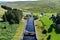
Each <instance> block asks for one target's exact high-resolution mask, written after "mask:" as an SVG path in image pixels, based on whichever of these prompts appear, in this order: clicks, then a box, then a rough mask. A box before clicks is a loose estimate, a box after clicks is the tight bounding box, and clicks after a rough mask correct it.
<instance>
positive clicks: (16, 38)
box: [12, 20, 25, 40]
mask: <svg viewBox="0 0 60 40" xmlns="http://www.w3.org/2000/svg"><path fill="white" fill-rule="evenodd" d="M24 28H25V24H24V22H23V21H22V20H21V21H20V24H19V26H18V28H17V30H16V33H15V35H14V37H13V38H12V40H20V39H21V38H22V36H23V30H24Z"/></svg>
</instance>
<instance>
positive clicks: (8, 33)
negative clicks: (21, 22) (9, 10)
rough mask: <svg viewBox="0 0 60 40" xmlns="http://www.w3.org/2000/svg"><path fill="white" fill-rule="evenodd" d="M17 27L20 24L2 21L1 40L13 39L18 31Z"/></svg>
mask: <svg viewBox="0 0 60 40" xmlns="http://www.w3.org/2000/svg"><path fill="white" fill-rule="evenodd" d="M4 27H6V28H4ZM17 27H18V24H13V25H9V24H8V22H2V23H1V22H0V40H11V39H12V38H13V36H14V35H15V33H16V29H17Z"/></svg>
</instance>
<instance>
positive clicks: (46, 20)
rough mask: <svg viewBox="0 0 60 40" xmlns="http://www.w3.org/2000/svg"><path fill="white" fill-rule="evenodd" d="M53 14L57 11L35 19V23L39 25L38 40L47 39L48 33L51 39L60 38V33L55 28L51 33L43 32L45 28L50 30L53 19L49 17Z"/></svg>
mask: <svg viewBox="0 0 60 40" xmlns="http://www.w3.org/2000/svg"><path fill="white" fill-rule="evenodd" d="M52 14H54V15H56V14H55V13H46V14H45V15H44V16H42V17H39V19H38V20H36V21H35V22H36V23H35V24H36V25H37V26H36V32H37V36H38V40H47V37H48V35H51V39H50V40H60V34H56V33H55V29H53V31H52V32H51V33H47V34H42V31H43V29H46V30H47V31H48V29H49V27H50V25H51V24H52V23H53V22H52V20H49V17H50V16H51V15H52ZM41 21H42V22H43V23H44V24H45V26H43V23H42V22H41ZM42 28H43V29H42Z"/></svg>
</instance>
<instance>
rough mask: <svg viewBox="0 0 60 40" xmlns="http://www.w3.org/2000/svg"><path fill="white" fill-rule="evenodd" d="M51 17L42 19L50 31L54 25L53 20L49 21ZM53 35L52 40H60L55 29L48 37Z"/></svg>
mask: <svg viewBox="0 0 60 40" xmlns="http://www.w3.org/2000/svg"><path fill="white" fill-rule="evenodd" d="M48 16H50V15H48V14H47V15H46V16H44V17H42V18H41V19H42V21H43V22H44V24H45V25H46V26H45V27H46V29H48V28H49V27H50V25H51V24H52V23H53V22H52V21H51V20H49V17H48ZM49 34H50V35H51V39H50V40H60V34H56V33H55V29H53V31H52V32H51V33H48V34H47V35H49Z"/></svg>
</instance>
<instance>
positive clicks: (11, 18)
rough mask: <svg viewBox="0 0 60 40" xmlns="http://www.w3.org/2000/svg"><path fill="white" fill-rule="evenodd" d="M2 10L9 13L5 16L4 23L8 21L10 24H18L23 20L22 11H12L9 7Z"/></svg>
mask: <svg viewBox="0 0 60 40" xmlns="http://www.w3.org/2000/svg"><path fill="white" fill-rule="evenodd" d="M1 7H2V8H4V9H6V10H7V12H5V14H4V15H3V17H2V18H3V21H8V22H9V24H13V23H18V24H19V21H20V20H21V19H22V16H23V13H22V11H21V10H18V9H12V8H10V7H7V6H1Z"/></svg>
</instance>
